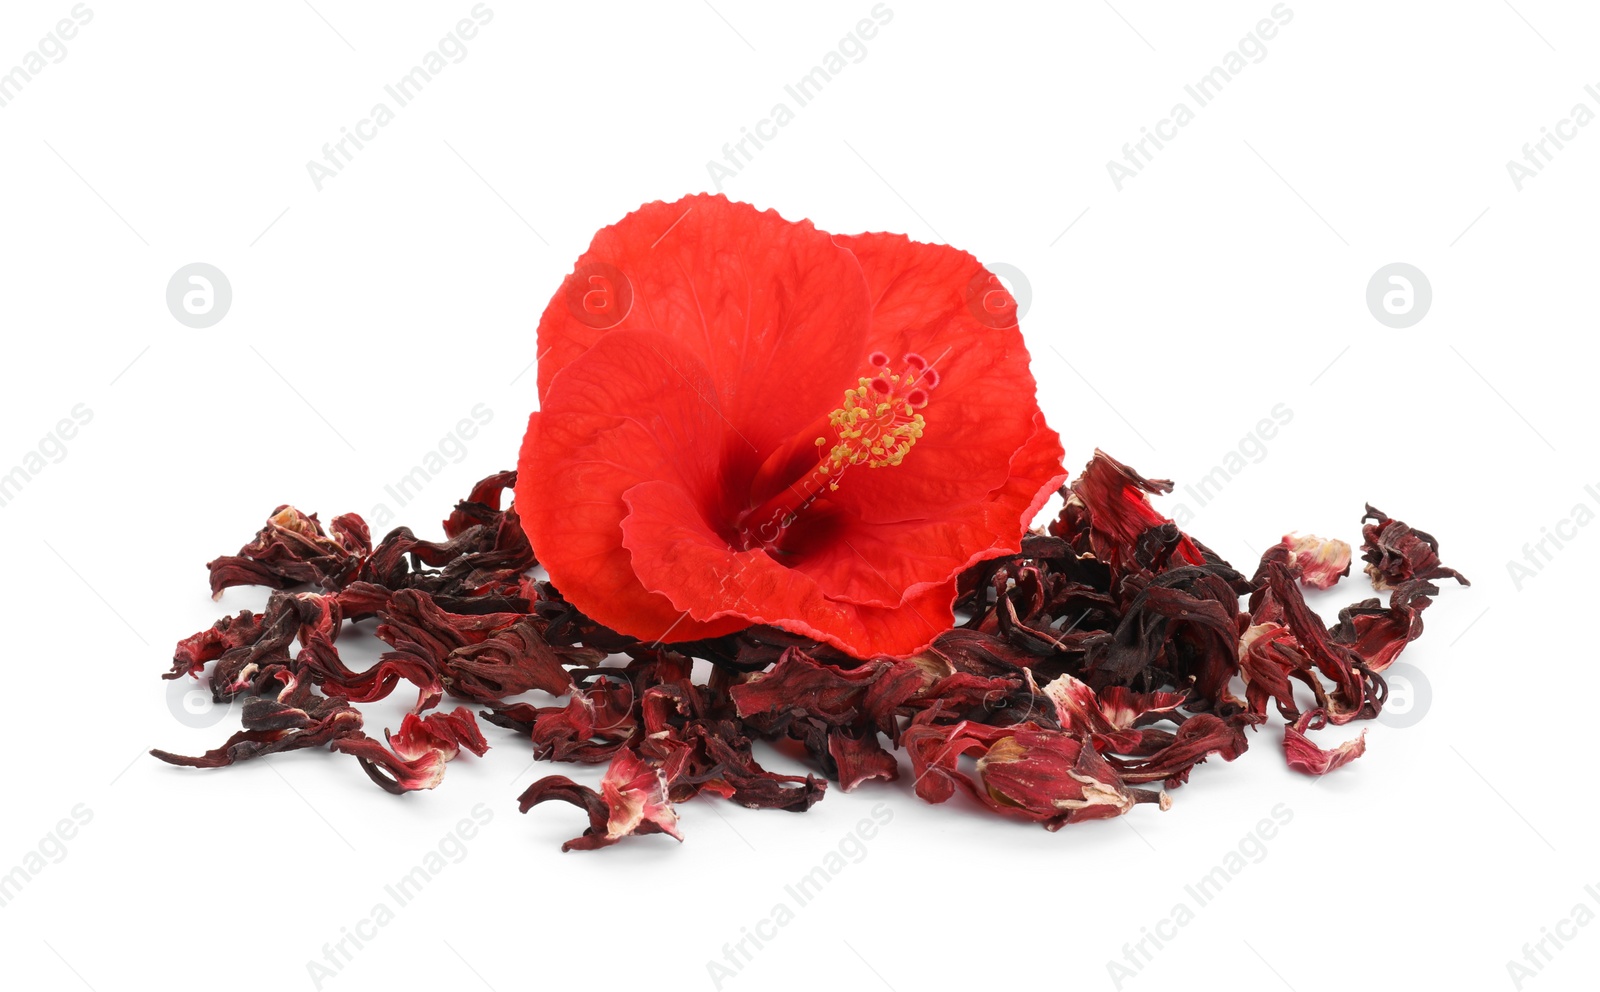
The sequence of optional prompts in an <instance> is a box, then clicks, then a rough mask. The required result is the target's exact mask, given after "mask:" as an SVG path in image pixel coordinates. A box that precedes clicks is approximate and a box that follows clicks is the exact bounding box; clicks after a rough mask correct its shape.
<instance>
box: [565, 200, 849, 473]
mask: <svg viewBox="0 0 1600 992" xmlns="http://www.w3.org/2000/svg"><path fill="white" fill-rule="evenodd" d="M608 267H609V268H608ZM618 276H620V277H621V278H622V279H624V280H626V285H627V291H628V292H630V293H631V295H632V304H631V308H630V310H629V312H628V313H627V314H626V315H623V316H622V317H621V319H620V321H619V322H617V323H615V324H612V323H610V319H609V318H605V317H604V316H603V315H601V316H597V315H596V314H594V313H593V311H592V308H586V306H585V297H586V296H588V295H589V294H592V293H596V292H598V293H601V294H604V293H605V292H607V287H606V286H605V285H604V283H605V281H606V280H611V281H615V280H616V279H617V278H618ZM595 279H600V280H601V282H600V283H596V282H594V280H595ZM611 291H613V292H617V293H621V292H622V287H620V286H616V287H611ZM590 300H591V301H593V302H596V303H602V302H603V299H602V297H601V296H593V297H590ZM868 314H869V310H868V302H867V290H866V283H865V281H864V280H863V279H862V276H861V268H860V266H859V265H858V264H857V263H856V259H855V257H854V256H853V255H852V254H851V253H850V252H849V251H848V250H847V249H846V248H843V247H841V246H839V245H838V244H835V243H834V239H833V238H832V237H831V236H829V235H828V234H827V233H825V232H822V231H818V230H817V229H816V228H815V227H813V226H812V225H811V223H810V222H809V221H799V222H791V221H787V220H785V219H783V218H782V217H780V216H779V215H778V214H777V212H776V211H771V210H769V211H764V212H763V211H758V210H756V208H755V207H752V206H750V205H749V204H747V203H734V202H730V201H729V200H728V199H727V198H726V197H723V196H720V195H719V196H708V195H696V196H686V197H684V198H683V199H681V200H677V201H675V202H672V203H663V202H660V201H657V202H655V203H648V204H646V205H644V206H643V207H640V208H639V209H638V210H636V211H634V212H633V213H631V214H629V215H628V216H627V217H624V218H623V219H622V220H621V221H619V222H618V223H616V224H614V225H612V226H610V227H607V228H604V229H602V230H601V231H600V232H599V233H598V234H596V235H595V237H594V241H593V242H592V243H591V244H590V246H589V250H588V251H587V252H585V253H584V255H583V257H582V258H580V259H578V264H577V267H576V268H575V269H574V270H573V273H572V275H569V276H568V277H567V279H566V281H565V282H564V283H562V286H561V289H560V290H559V291H558V292H557V293H556V295H555V297H554V298H553V299H552V300H551V301H550V305H549V306H548V307H546V308H545V311H544V316H543V317H541V318H540V320H539V342H538V349H539V351H538V353H539V356H540V357H539V397H540V400H541V403H542V401H544V400H545V399H547V398H548V396H549V394H550V389H551V385H552V383H553V382H554V381H555V377H556V375H557V374H558V373H559V372H561V371H562V370H563V369H565V368H566V367H567V366H568V365H570V364H571V363H572V362H573V361H574V360H576V359H577V357H578V356H579V355H581V354H583V353H584V352H585V351H586V350H588V349H589V348H591V347H593V346H594V345H595V344H597V343H598V342H599V341H600V339H601V338H602V337H603V336H604V335H605V333H606V330H608V329H609V328H611V327H617V328H634V329H640V328H644V329H650V330H654V331H657V332H659V333H661V334H663V335H666V336H667V337H668V338H670V339H671V340H672V341H674V342H676V343H677V344H678V345H680V346H682V347H684V348H686V349H688V351H689V353H690V354H692V355H694V356H695V357H696V358H697V359H698V360H699V363H700V364H701V365H702V366H703V367H704V368H705V369H706V370H707V373H708V375H709V381H710V387H711V388H710V391H711V392H714V393H715V394H716V395H717V396H718V397H720V400H721V408H722V412H723V414H724V415H725V416H726V417H727V422H728V424H729V425H730V427H731V429H732V430H733V431H734V432H736V433H737V434H738V435H739V436H742V437H743V438H744V439H745V440H746V441H748V442H749V445H750V447H751V449H752V450H753V451H760V452H770V451H772V450H774V449H776V448H777V447H778V446H779V445H781V444H782V443H783V442H785V441H788V440H789V439H790V438H791V437H793V436H794V435H795V434H796V433H798V432H799V431H801V430H802V429H804V428H806V427H807V426H808V425H809V424H811V423H812V422H813V421H815V420H816V418H817V417H819V416H822V415H825V414H826V413H827V411H829V410H831V409H833V408H834V407H836V406H838V405H839V397H840V395H841V394H842V392H843V391H844V389H845V388H846V387H850V386H854V385H855V383H856V378H857V376H858V375H859V374H860V370H861V369H862V367H863V366H864V365H865V361H866V353H867V348H866V334H867V319H868ZM636 409H647V408H636ZM749 468H750V470H751V471H753V470H754V465H753V464H752V465H750V466H749ZM746 481H748V479H747V480H746Z"/></svg>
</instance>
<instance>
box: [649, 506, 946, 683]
mask: <svg viewBox="0 0 1600 992" xmlns="http://www.w3.org/2000/svg"><path fill="white" fill-rule="evenodd" d="M623 498H624V501H625V502H626V503H627V504H628V507H629V511H630V512H629V513H628V515H627V517H626V519H624V520H623V522H622V532H623V543H624V544H625V545H626V546H627V548H628V550H629V551H631V552H632V553H633V562H632V564H633V567H634V569H635V570H636V571H637V573H638V577H639V580H640V581H642V582H643V583H644V585H645V586H647V587H648V588H650V589H652V590H654V591H656V592H659V593H661V594H663V595H665V596H666V597H667V598H668V599H669V600H670V601H671V603H672V605H673V607H674V608H676V609H678V610H681V611H684V612H686V613H687V614H688V615H689V617H690V618H692V619H693V620H697V621H700V622H703V623H707V622H710V621H714V620H720V619H722V618H725V617H743V618H744V619H745V620H747V621H749V622H750V623H764V624H771V625H773V626H775V627H781V628H782V629H784V630H788V631H792V632H794V633H796V634H803V635H805V636H807V637H812V638H815V639H817V640H819V641H823V642H825V643H828V644H831V645H833V646H834V647H837V648H839V649H840V650H841V651H846V652H849V653H850V654H853V655H855V656H857V657H862V658H866V657H871V656H873V655H879V654H882V655H893V656H905V655H910V654H915V653H916V652H918V651H920V650H922V649H923V648H925V647H927V646H928V645H929V644H930V643H931V642H932V641H933V639H934V638H935V637H937V636H938V635H939V634H941V633H943V632H944V631H945V630H947V629H949V628H950V627H951V626H953V625H954V622H955V614H954V612H953V611H952V609H951V604H952V603H953V602H954V601H955V595H956V585H955V579H953V578H952V579H950V580H948V581H947V582H945V583H944V584H943V585H940V586H934V587H931V588H928V589H926V590H924V591H922V592H919V593H917V594H915V595H913V596H911V597H909V598H908V599H907V600H906V601H905V603H904V605H902V606H897V607H882V606H871V605H865V604H861V603H852V602H849V601H847V600H842V599H833V598H831V597H829V596H828V594H827V591H826V590H825V589H824V588H823V587H822V586H820V585H819V584H818V583H817V581H816V580H815V579H813V578H812V577H811V576H809V575H807V574H805V573H804V572H802V571H799V570H798V569H793V568H788V567H786V566H784V565H782V564H779V563H778V562H777V561H774V560H773V559H772V558H771V557H770V556H769V555H768V554H767V553H766V552H765V551H760V550H756V551H734V550H733V549H732V548H730V547H728V545H727V542H726V541H725V540H723V539H722V538H721V537H719V536H718V535H717V534H716V533H715V532H713V531H712V530H711V528H710V527H709V526H708V525H707V524H706V523H705V521H704V519H702V518H701V517H700V515H699V514H698V513H697V512H696V511H695V506H694V502H693V500H692V499H691V498H690V496H689V494H688V493H686V492H685V491H684V490H683V488H682V487H681V486H677V485H674V484H672V483H670V482H644V483H640V484H639V485H637V486H634V487H633V488H631V489H629V490H628V492H627V493H626V494H625V495H624V497H623ZM674 636H676V635H674Z"/></svg>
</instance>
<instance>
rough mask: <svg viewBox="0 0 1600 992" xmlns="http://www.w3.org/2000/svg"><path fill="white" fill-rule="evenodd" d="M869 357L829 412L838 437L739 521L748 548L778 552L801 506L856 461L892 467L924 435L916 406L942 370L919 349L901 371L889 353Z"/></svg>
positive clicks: (823, 443) (829, 488)
mask: <svg viewBox="0 0 1600 992" xmlns="http://www.w3.org/2000/svg"><path fill="white" fill-rule="evenodd" d="M868 361H869V362H870V363H871V365H872V367H873V368H874V369H876V370H877V371H876V374H875V375H873V376H870V377H869V376H862V377H861V378H860V379H859V380H857V384H856V386H855V387H854V388H851V389H847V390H845V392H844V400H843V402H842V403H840V405H839V407H838V409H836V410H834V411H833V412H832V413H830V414H828V424H829V426H831V427H832V428H833V433H834V440H833V443H832V444H829V442H828V439H827V438H826V437H819V438H817V440H816V446H817V451H818V454H819V456H820V457H819V459H818V461H817V463H816V464H815V465H814V466H813V467H812V468H811V470H810V471H808V472H807V473H806V474H805V475H803V476H801V477H800V478H799V479H797V480H795V481H794V482H792V483H790V484H789V485H788V486H786V487H785V488H783V489H781V490H779V491H778V493H777V494H776V495H775V496H773V497H772V498H771V499H769V500H767V501H766V502H765V503H762V504H761V505H760V506H757V507H755V508H754V509H752V510H749V511H748V512H746V513H745V514H743V515H742V516H741V518H740V520H739V523H738V528H737V529H738V531H739V536H740V538H741V540H742V542H743V544H744V548H745V550H747V551H748V550H752V549H754V548H763V549H765V550H766V551H768V552H769V553H778V551H779V548H778V544H779V541H780V539H781V538H782V536H783V532H784V531H785V530H787V529H788V528H789V526H790V525H791V524H793V523H794V522H795V520H796V518H797V517H798V516H799V514H800V513H801V511H803V510H805V509H806V507H808V506H810V505H811V504H813V503H815V502H816V501H817V500H818V499H820V498H821V497H822V496H823V494H825V493H829V492H833V491H834V490H837V489H838V488H839V483H840V481H841V480H843V478H844V476H845V473H846V472H847V471H849V470H850V469H851V468H853V467H855V466H865V467H867V468H888V467H890V466H893V465H899V464H900V463H901V462H902V461H904V460H905V457H906V454H907V453H908V452H909V451H910V450H911V448H912V447H913V446H914V445H915V444H916V443H917V439H918V438H920V437H922V432H923V429H924V427H925V426H926V421H925V420H924V419H923V416H922V414H921V413H919V412H917V411H919V410H921V409H922V408H923V407H925V406H927V405H928V394H929V391H930V390H932V389H933V388H934V387H935V386H937V385H938V384H939V373H938V372H937V371H936V370H935V369H934V368H933V366H931V365H930V364H928V361H927V359H925V358H923V357H922V356H921V355H918V354H916V353H915V352H913V353H911V354H908V355H906V356H905V358H904V359H903V361H904V368H903V369H902V370H901V371H899V372H893V371H891V370H890V369H889V356H888V355H885V354H884V353H883V352H881V351H880V352H874V353H873V354H872V355H871V356H870V358H869V359H868Z"/></svg>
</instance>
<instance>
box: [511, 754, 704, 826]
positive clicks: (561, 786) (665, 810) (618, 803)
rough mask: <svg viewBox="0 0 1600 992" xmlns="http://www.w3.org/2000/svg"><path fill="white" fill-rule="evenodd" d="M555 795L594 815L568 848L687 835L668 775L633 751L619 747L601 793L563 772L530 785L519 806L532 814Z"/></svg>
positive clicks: (601, 787)
mask: <svg viewBox="0 0 1600 992" xmlns="http://www.w3.org/2000/svg"><path fill="white" fill-rule="evenodd" d="M551 800H559V801H561V802H567V803H571V804H572V805H574V806H578V807H580V808H582V809H583V810H585V811H586V812H587V813H588V814H589V827H588V829H586V830H585V831H584V832H583V833H582V834H581V835H580V836H578V837H574V838H573V839H572V840H569V841H567V842H566V843H565V844H562V845H561V849H562V850H563V851H592V850H595V849H596V848H601V847H609V846H611V845H612V844H615V843H616V842H617V841H619V840H621V839H622V838H624V837H629V836H632V835H635V834H655V833H663V834H666V835H668V836H669V837H673V838H675V839H677V840H680V841H681V840H683V835H682V834H681V833H679V832H678V813H677V810H676V809H674V808H673V805H672V800H671V799H669V798H668V797H667V780H666V776H664V775H663V774H662V773H661V770H660V769H659V768H655V767H652V766H651V765H649V764H646V763H645V762H644V761H642V760H640V758H639V756H638V755H636V754H634V753H633V752H632V751H628V750H622V751H618V752H617V755H616V757H615V758H613V759H611V765H610V767H608V768H607V769H606V773H605V777H604V778H602V779H601V780H600V791H599V792H596V791H595V790H593V789H590V788H588V787H586V786H582V785H579V784H577V783H576V782H574V781H572V780H571V779H569V778H567V777H565V776H563V775H549V776H546V777H544V778H541V779H540V780H539V781H537V782H535V783H533V784H532V785H530V786H529V787H528V788H527V789H526V790H525V791H524V792H523V793H522V796H521V797H520V798H519V800H518V805H519V808H520V809H521V810H522V812H524V813H526V812H527V811H528V810H530V809H532V808H533V807H535V806H537V805H539V804H540V803H544V802H550V801H551Z"/></svg>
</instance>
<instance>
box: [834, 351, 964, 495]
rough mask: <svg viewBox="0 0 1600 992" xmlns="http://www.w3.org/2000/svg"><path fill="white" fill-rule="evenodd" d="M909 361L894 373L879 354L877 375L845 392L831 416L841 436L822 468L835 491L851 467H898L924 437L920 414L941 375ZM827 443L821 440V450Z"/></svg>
mask: <svg viewBox="0 0 1600 992" xmlns="http://www.w3.org/2000/svg"><path fill="white" fill-rule="evenodd" d="M904 361H905V370H904V371H902V372H891V371H889V368H888V366H889V361H888V358H887V356H885V355H883V354H882V353H881V352H876V353H874V354H873V355H872V360H871V365H872V366H873V367H874V368H876V369H878V374H877V375H876V376H873V377H870V378H868V377H865V376H863V377H862V378H861V379H860V380H858V381H857V383H856V386H855V387H854V388H853V389H847V390H845V392H844V401H843V402H842V403H841V404H840V406H839V408H838V409H837V410H834V411H833V413H831V414H829V416H828V422H829V423H830V424H832V425H833V429H834V432H835V434H837V435H838V440H837V441H836V442H834V445H833V447H832V448H831V449H830V450H829V452H828V454H827V455H826V456H825V457H824V459H823V464H822V466H821V467H822V468H823V469H824V470H825V471H826V473H827V475H828V476H829V488H830V489H837V488H838V486H839V483H838V477H839V476H840V475H842V474H844V471H845V469H847V468H849V467H850V466H852V465H865V466H866V467H868V468H888V467H890V466H893V465H899V464H900V463H901V462H902V461H904V460H905V457H906V453H907V452H909V451H910V450H911V448H912V446H913V445H915V444H916V443H917V439H918V438H920V437H922V432H923V430H924V429H925V428H926V426H927V421H926V420H925V419H924V418H923V416H922V414H920V413H918V412H917V411H918V410H920V409H922V408H923V407H925V406H927V404H928V391H929V390H930V389H932V388H933V387H934V386H935V385H937V384H938V382H939V378H938V373H936V372H934V371H933V369H932V368H930V367H929V366H928V363H927V361H926V360H925V359H923V357H922V356H921V355H917V354H909V355H906V356H905V359H904ZM825 443H826V442H825V441H824V440H823V439H822V438H818V439H817V444H818V446H819V447H820V446H822V445H824V444H825Z"/></svg>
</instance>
